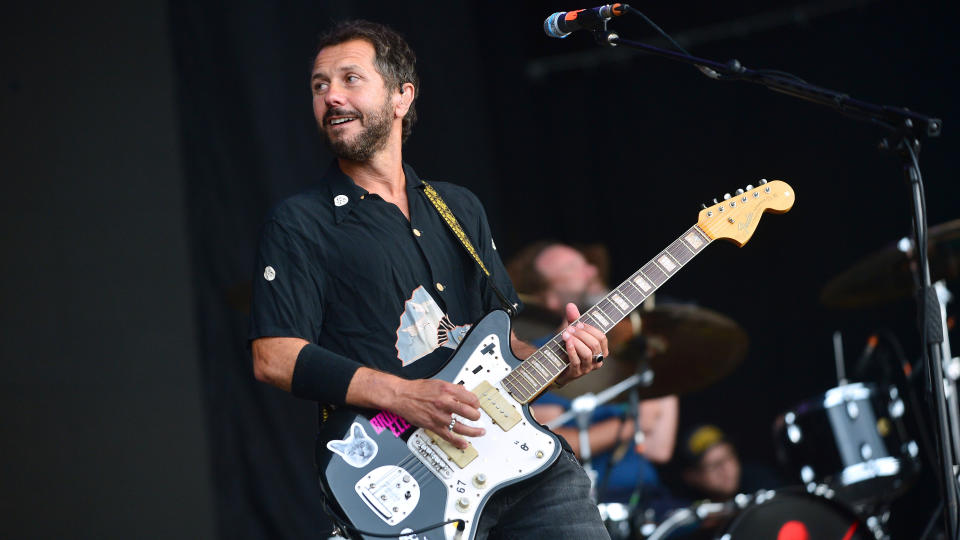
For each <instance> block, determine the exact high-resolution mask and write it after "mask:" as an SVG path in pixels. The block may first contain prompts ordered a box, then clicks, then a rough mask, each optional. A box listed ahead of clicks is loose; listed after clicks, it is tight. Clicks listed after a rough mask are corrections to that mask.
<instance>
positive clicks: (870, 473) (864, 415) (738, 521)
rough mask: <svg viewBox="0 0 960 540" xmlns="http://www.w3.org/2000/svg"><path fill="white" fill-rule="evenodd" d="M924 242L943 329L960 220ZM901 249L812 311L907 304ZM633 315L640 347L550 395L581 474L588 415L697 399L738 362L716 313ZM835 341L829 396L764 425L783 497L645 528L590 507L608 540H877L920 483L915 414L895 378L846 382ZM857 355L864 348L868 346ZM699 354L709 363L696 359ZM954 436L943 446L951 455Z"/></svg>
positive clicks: (640, 520)
mask: <svg viewBox="0 0 960 540" xmlns="http://www.w3.org/2000/svg"><path fill="white" fill-rule="evenodd" d="M929 241H930V244H929V246H930V247H929V254H930V255H929V256H930V266H931V274H932V277H933V279H934V280H937V285H936V288H937V291H938V296H939V297H940V303H941V310H942V311H943V313H942V315H943V320H944V321H947V317H946V313H945V307H943V306H945V305H946V303H947V302H948V301H949V300H950V298H951V296H950V293H949V291H948V290H947V289H946V281H947V280H952V279H956V278H957V277H960V220H956V221H952V222H949V223H945V224H942V225H940V226H937V227H933V228H931V229H930V231H929ZM911 248H912V245H911V242H910V241H909V240H908V239H903V240H901V241H899V242H897V243H895V244H893V245H891V246H890V247H888V248H886V249H883V250H881V251H879V252H878V253H875V254H873V255H871V256H869V257H867V258H866V259H864V260H863V261H861V262H860V263H858V264H856V265H855V266H853V267H852V268H851V269H850V270H848V271H846V272H844V273H843V274H841V275H839V276H837V277H836V278H834V279H833V280H832V281H831V282H829V283H828V284H827V285H826V286H825V287H824V289H823V291H822V294H821V298H820V300H821V302H822V303H823V304H824V305H826V306H828V307H831V308H866V307H873V306H877V305H881V304H883V303H885V302H889V301H892V300H895V299H898V298H905V297H909V296H910V294H911V292H912V291H913V290H914V289H913V283H914V276H913V274H914V272H913V271H912V268H911V260H912V258H911V251H912V249H911ZM640 316H641V322H642V324H640V325H639V326H640V331H639V337H637V338H633V339H630V340H628V341H627V342H626V344H625V345H622V346H620V347H619V350H618V351H617V353H616V354H615V355H613V356H612V357H611V358H610V359H609V361H608V363H607V365H606V366H605V367H604V368H603V369H602V370H599V371H598V372H596V373H594V374H591V376H589V377H583V378H581V379H578V380H576V381H574V382H573V383H571V384H569V385H567V386H566V387H564V388H563V389H561V390H560V391H559V392H558V393H561V394H562V395H564V397H567V398H569V399H572V400H573V401H572V406H571V408H570V410H569V411H568V412H567V413H565V414H564V415H561V416H560V417H558V418H556V419H554V420H553V421H551V422H550V423H549V424H548V425H549V426H551V427H556V426H559V425H562V424H563V423H564V422H567V421H569V420H571V419H576V420H577V425H578V427H579V428H580V433H581V444H580V448H581V449H585V454H586V455H581V457H582V458H583V459H584V461H585V462H586V463H585V465H586V467H585V468H588V467H589V459H590V456H589V444H585V443H586V441H587V439H586V429H587V427H588V426H589V418H590V416H591V413H592V412H593V410H594V408H595V407H597V406H598V405H600V404H602V403H605V402H607V401H611V400H613V399H615V398H617V397H618V396H624V395H627V394H632V396H631V397H632V402H634V403H635V402H636V400H638V399H649V398H655V397H659V396H664V395H669V394H686V393H689V392H693V391H696V390H699V389H702V388H704V387H706V386H708V385H710V384H713V383H714V382H716V381H718V380H720V379H721V378H723V377H725V376H726V375H728V374H729V373H730V372H732V371H733V369H734V368H735V367H736V366H737V365H738V364H739V363H740V362H741V361H742V360H743V358H744V357H745V356H746V350H747V344H748V339H747V334H746V333H745V332H744V331H743V329H742V328H741V327H740V326H739V325H738V324H737V323H735V322H734V321H732V320H731V319H729V318H727V317H725V316H723V315H721V314H719V313H716V312H713V311H710V310H708V309H705V308H701V307H695V306H689V305H658V306H656V307H655V308H653V309H651V310H648V311H641V312H640ZM946 325H947V323H946V322H944V329H943V334H944V343H943V358H944V359H946V360H945V361H944V372H945V374H946V375H947V377H946V378H945V381H944V383H945V386H947V395H948V396H949V397H950V402H949V403H948V404H949V405H950V408H952V409H953V410H952V411H950V413H951V415H952V420H953V422H952V425H953V426H954V427H955V428H956V427H957V426H960V422H958V420H957V393H956V384H955V381H956V380H957V379H958V378H960V360H958V359H956V358H953V356H952V355H951V351H950V348H949V338H948V335H947V333H948V330H949V328H947V327H946ZM631 335H633V334H631ZM834 337H835V351H836V355H835V356H836V363H837V371H838V385H837V386H836V387H834V388H830V389H828V390H826V391H825V392H823V393H821V394H819V395H817V396H815V397H812V398H810V399H807V400H804V401H802V402H800V403H798V404H796V406H794V407H792V408H791V409H789V410H787V411H785V412H784V413H783V414H781V415H779V416H778V417H777V418H776V420H775V421H774V425H773V433H774V441H775V450H776V454H777V457H778V460H779V462H780V464H781V465H782V468H781V472H782V473H783V476H784V477H785V478H787V479H788V483H789V484H791V485H793V487H790V488H779V489H776V490H773V491H769V490H763V491H759V492H756V493H743V494H739V495H737V496H735V497H733V498H732V499H731V500H729V501H724V502H713V501H704V502H700V503H697V504H695V505H693V506H689V507H681V508H678V509H674V510H672V511H670V512H668V513H664V514H663V515H661V516H656V517H654V515H653V512H652V511H651V510H649V509H644V508H642V507H641V506H638V505H633V506H629V505H625V504H621V503H617V502H608V501H602V500H601V501H599V503H598V507H599V510H600V513H601V516H602V517H603V519H604V521H605V523H606V524H607V528H608V531H609V532H610V535H611V537H612V538H614V539H628V538H646V539H651V540H653V539H656V540H661V539H666V538H720V539H722V540H734V539H738V538H749V539H755V538H791V539H792V538H797V539H800V538H809V539H813V538H837V539H841V538H842V539H845V540H849V539H854V538H877V539H882V538H888V537H889V533H888V521H889V518H890V514H891V511H890V505H891V503H892V502H893V501H894V499H896V498H897V497H899V496H901V495H903V493H904V492H905V491H906V490H907V489H908V488H909V487H910V486H911V485H912V483H913V482H914V481H915V480H916V478H917V477H918V476H919V471H920V464H921V455H920V454H921V452H920V449H921V441H920V440H918V439H917V438H916V437H915V436H914V435H915V434H913V433H911V431H917V428H918V427H922V426H917V425H916V424H917V422H913V423H911V422H907V419H908V412H913V413H914V418H916V417H917V416H918V411H911V409H912V408H917V409H921V408H922V405H919V404H918V402H917V401H916V400H915V399H912V397H913V396H912V389H911V388H910V387H909V385H908V384H907V383H906V379H904V380H902V381H899V382H898V383H897V384H891V383H890V381H884V382H870V381H863V382H851V381H848V380H847V379H846V374H845V373H844V370H843V365H844V362H843V358H842V344H841V343H840V342H839V336H838V335H835V336H834ZM614 342H615V339H614V337H613V336H611V344H612V345H613V344H614ZM868 346H872V347H875V346H876V342H872V343H871V344H870V345H868ZM704 350H709V351H712V354H711V355H709V357H705V355H703V354H702V351H704ZM909 367H910V366H909V365H907V366H906V368H908V369H909ZM957 431H958V430H957V429H954V433H952V434H951V437H952V438H953V439H954V442H956V443H957V446H956V447H957V448H960V433H958V432H957ZM928 461H929V457H928ZM930 465H934V468H935V464H929V463H928V466H930ZM589 472H590V470H589V468H588V473H589Z"/></svg>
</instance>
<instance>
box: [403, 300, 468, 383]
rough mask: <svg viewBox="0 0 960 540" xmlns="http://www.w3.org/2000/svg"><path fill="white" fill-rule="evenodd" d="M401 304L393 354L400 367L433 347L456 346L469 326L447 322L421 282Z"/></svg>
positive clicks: (445, 316) (424, 354)
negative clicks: (394, 352)
mask: <svg viewBox="0 0 960 540" xmlns="http://www.w3.org/2000/svg"><path fill="white" fill-rule="evenodd" d="M403 307H404V309H403V313H402V314H401V315H400V326H399V327H398V328H397V358H399V359H400V361H401V362H403V366H404V367H406V366H409V365H410V364H412V363H414V362H416V361H417V360H419V359H420V358H423V357H424V356H426V355H427V354H430V353H431V352H433V351H434V350H435V349H436V348H437V347H441V346H442V347H449V348H451V349H456V348H457V346H458V345H460V342H461V341H462V340H463V337H464V336H465V335H466V334H467V330H470V326H471V325H469V324H464V325H459V326H458V325H455V324H453V323H452V322H450V317H448V316H447V315H446V314H445V313H444V312H443V311H441V310H440V306H438V305H437V302H436V301H435V300H434V299H433V297H432V296H430V293H428V292H427V290H426V289H425V288H424V287H423V285H421V286H419V287H417V288H416V289H414V291H413V294H411V295H410V299H409V300H407V301H406V302H405V303H404V306H403Z"/></svg>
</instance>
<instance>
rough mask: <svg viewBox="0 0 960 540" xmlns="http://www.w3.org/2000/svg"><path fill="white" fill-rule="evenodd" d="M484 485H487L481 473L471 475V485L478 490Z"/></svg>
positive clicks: (485, 476)
mask: <svg viewBox="0 0 960 540" xmlns="http://www.w3.org/2000/svg"><path fill="white" fill-rule="evenodd" d="M486 484H487V475H485V474H483V473H477V474H475V475H473V485H475V486H477V487H478V488H482V487H483V486H485V485H486Z"/></svg>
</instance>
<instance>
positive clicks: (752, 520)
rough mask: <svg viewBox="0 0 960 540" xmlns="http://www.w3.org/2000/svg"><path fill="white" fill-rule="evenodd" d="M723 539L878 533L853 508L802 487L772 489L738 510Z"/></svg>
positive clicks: (850, 539) (849, 539)
mask: <svg viewBox="0 0 960 540" xmlns="http://www.w3.org/2000/svg"><path fill="white" fill-rule="evenodd" d="M719 538H721V539H722V540H737V539H741V538H742V539H754V540H755V539H762V538H770V539H778V540H781V539H789V540H814V539H817V538H836V539H838V540H839V539H842V540H867V539H873V538H874V536H873V534H871V532H870V530H869V529H868V528H867V526H866V524H864V522H863V521H861V520H860V518H859V517H857V515H856V514H854V513H853V511H852V510H850V509H849V508H847V507H846V506H844V505H842V504H840V503H839V502H837V501H833V500H830V499H826V498H824V497H820V496H817V495H812V494H809V493H804V492H801V491H788V490H780V491H768V492H766V493H763V494H761V495H758V496H757V497H756V498H755V499H754V503H753V504H751V505H750V506H748V507H746V508H745V509H743V511H742V512H740V513H738V514H737V515H736V517H734V518H733V521H731V522H730V526H729V527H728V528H727V530H726V532H724V533H723V534H722V535H721V536H719Z"/></svg>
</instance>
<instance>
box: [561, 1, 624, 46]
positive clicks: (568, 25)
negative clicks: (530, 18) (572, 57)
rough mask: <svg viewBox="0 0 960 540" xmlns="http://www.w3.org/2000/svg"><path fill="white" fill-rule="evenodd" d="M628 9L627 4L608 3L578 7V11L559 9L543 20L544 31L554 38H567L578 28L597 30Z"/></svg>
mask: <svg viewBox="0 0 960 540" xmlns="http://www.w3.org/2000/svg"><path fill="white" fill-rule="evenodd" d="M626 11H627V5H626V4H607V5H605V6H600V7H595V8H590V9H578V10H577V11H558V12H556V13H554V14H553V15H550V16H549V17H547V20H545V21H543V31H544V32H545V33H546V34H547V35H548V36H550V37H552V38H559V39H562V38H565V37H567V36H569V35H570V32H576V31H577V30H582V29H586V30H596V29H597V28H599V27H601V26H603V23H604V22H606V21H609V20H610V19H611V18H613V17H619V16H620V15H623V14H624V13H626Z"/></svg>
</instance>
